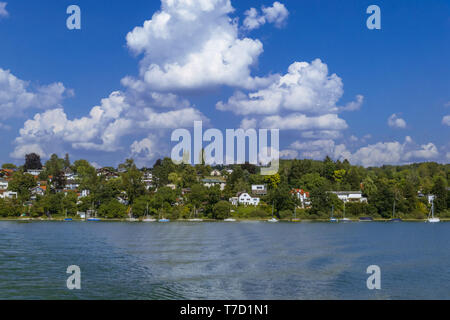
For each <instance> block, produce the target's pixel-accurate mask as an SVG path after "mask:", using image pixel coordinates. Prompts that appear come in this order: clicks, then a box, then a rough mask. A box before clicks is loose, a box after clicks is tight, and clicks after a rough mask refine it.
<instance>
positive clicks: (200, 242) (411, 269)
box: [0, 222, 450, 299]
mask: <svg viewBox="0 0 450 320" xmlns="http://www.w3.org/2000/svg"><path fill="white" fill-rule="evenodd" d="M449 248H450V223H440V224H435V225H431V224H426V223H358V222H355V223H347V224H330V223H297V224H291V223H278V224H269V223H265V222H240V223H169V224H158V223H154V224H152V223H149V224H144V223H113V222H111V223H108V222H100V223H94V222H92V223H91V222H87V223H86V222H65V223H64V222H32V223H20V222H0V299H450V250H449ZM69 265H78V266H80V268H81V279H82V280H81V286H82V289H81V290H75V291H70V290H68V289H67V287H66V280H67V277H68V276H69V275H68V274H66V269H67V267H68V266H69ZM369 265H378V266H380V268H381V272H382V277H381V278H382V280H381V285H382V289H381V290H376V291H370V290H368V289H367V287H366V280H367V277H368V276H369V275H367V274H366V269H367V267H368V266H369Z"/></svg>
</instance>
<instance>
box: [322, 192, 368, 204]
mask: <svg viewBox="0 0 450 320" xmlns="http://www.w3.org/2000/svg"><path fill="white" fill-rule="evenodd" d="M330 193H334V194H335V195H337V196H338V198H339V199H340V200H342V201H343V202H367V198H365V197H363V196H362V192H361V191H330Z"/></svg>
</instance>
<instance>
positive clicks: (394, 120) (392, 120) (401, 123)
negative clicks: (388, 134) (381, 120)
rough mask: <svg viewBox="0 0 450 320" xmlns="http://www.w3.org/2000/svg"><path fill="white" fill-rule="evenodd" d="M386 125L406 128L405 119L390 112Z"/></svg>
mask: <svg viewBox="0 0 450 320" xmlns="http://www.w3.org/2000/svg"><path fill="white" fill-rule="evenodd" d="M388 125H389V127H391V128H399V129H404V128H406V121H405V120H404V119H402V118H399V117H398V115H397V114H395V113H394V114H392V115H391V116H390V117H389V119H388Z"/></svg>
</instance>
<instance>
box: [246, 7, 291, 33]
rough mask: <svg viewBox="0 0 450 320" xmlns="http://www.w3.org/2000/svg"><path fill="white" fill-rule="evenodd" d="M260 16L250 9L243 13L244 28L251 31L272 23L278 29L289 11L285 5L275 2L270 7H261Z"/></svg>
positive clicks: (256, 11)
mask: <svg viewBox="0 0 450 320" xmlns="http://www.w3.org/2000/svg"><path fill="white" fill-rule="evenodd" d="M261 11H262V14H260V13H259V12H258V10H257V9H255V8H250V9H249V10H247V11H245V16H246V17H245V19H244V28H246V29H247V30H253V29H257V28H259V27H261V26H262V25H264V24H266V23H267V22H268V23H274V24H275V26H276V27H278V28H280V27H282V26H283V24H284V23H285V21H286V19H287V18H288V16H289V11H288V10H287V9H286V7H285V5H284V4H282V3H280V2H278V1H275V2H274V3H273V5H272V6H271V7H264V6H263V7H262V8H261Z"/></svg>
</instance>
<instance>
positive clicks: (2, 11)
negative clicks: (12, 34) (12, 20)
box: [0, 2, 9, 18]
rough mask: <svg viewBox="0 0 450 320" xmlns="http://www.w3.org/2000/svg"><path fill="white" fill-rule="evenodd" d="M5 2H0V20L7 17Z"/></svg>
mask: <svg viewBox="0 0 450 320" xmlns="http://www.w3.org/2000/svg"><path fill="white" fill-rule="evenodd" d="M7 4H8V3H7V2H0V18H6V17H7V16H9V13H8V11H6V5H7Z"/></svg>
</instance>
